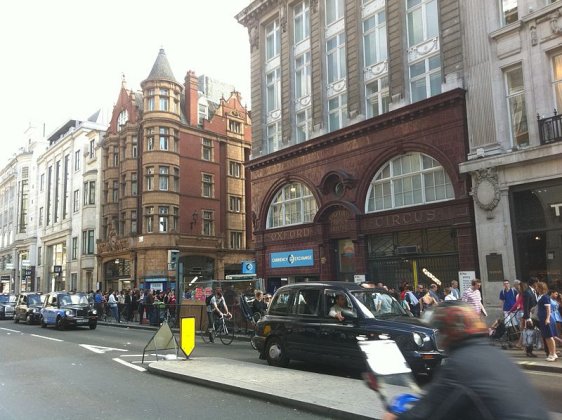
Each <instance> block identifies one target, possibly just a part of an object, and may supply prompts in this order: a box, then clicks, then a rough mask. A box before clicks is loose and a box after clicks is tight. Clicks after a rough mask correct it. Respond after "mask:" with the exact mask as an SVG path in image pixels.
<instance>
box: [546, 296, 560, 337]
mask: <svg viewBox="0 0 562 420" xmlns="http://www.w3.org/2000/svg"><path fill="white" fill-rule="evenodd" d="M548 294H549V295H550V312H551V315H550V316H551V317H552V318H554V322H555V325H556V336H555V337H554V339H555V340H556V341H558V342H559V343H562V338H560V336H562V313H560V303H559V297H558V295H559V293H558V291H557V290H550V291H549V292H548Z"/></svg>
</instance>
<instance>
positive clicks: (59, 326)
mask: <svg viewBox="0 0 562 420" xmlns="http://www.w3.org/2000/svg"><path fill="white" fill-rule="evenodd" d="M55 326H56V327H57V330H64V324H63V322H62V318H61V317H60V316H59V317H58V318H57V323H56V324H55Z"/></svg>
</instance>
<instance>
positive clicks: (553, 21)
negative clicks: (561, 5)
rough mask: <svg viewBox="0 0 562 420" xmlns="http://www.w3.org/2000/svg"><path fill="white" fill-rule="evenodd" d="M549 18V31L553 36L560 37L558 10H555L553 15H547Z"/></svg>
mask: <svg viewBox="0 0 562 420" xmlns="http://www.w3.org/2000/svg"><path fill="white" fill-rule="evenodd" d="M548 17H549V18H550V29H551V30H552V33H553V34H557V35H560V34H562V25H560V19H559V18H560V10H557V11H556V12H554V13H551V14H550V15H548Z"/></svg>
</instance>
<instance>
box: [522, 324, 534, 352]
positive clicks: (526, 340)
mask: <svg viewBox="0 0 562 420" xmlns="http://www.w3.org/2000/svg"><path fill="white" fill-rule="evenodd" d="M521 334H522V335H523V340H522V341H523V345H524V346H525V347H531V346H534V344H535V329H534V328H525V329H524V330H523V332H522V333H521Z"/></svg>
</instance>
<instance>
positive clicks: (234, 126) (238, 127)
mask: <svg viewBox="0 0 562 420" xmlns="http://www.w3.org/2000/svg"><path fill="white" fill-rule="evenodd" d="M228 130H229V131H232V132H233V133H237V134H242V124H241V123H240V122H239V121H233V120H228Z"/></svg>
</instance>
